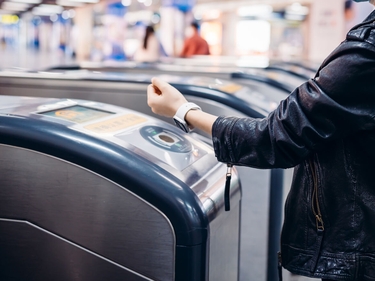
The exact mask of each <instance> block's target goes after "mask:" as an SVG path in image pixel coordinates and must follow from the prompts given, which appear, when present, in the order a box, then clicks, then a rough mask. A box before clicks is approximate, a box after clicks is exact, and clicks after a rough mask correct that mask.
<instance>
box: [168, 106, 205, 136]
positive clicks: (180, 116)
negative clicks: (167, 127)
mask: <svg viewBox="0 0 375 281" xmlns="http://www.w3.org/2000/svg"><path fill="white" fill-rule="evenodd" d="M192 109H198V110H202V109H201V108H200V107H199V106H198V105H196V104H195V103H192V102H187V103H184V104H183V105H181V106H180V108H179V109H178V110H177V112H176V114H175V115H174V116H173V120H174V122H175V123H176V126H177V127H179V128H180V129H181V130H183V131H184V132H185V133H188V132H190V130H191V129H192V128H190V127H189V125H188V124H187V123H186V121H185V115H186V113H188V111H189V110H192Z"/></svg>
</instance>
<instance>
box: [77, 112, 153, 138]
mask: <svg viewBox="0 0 375 281" xmlns="http://www.w3.org/2000/svg"><path fill="white" fill-rule="evenodd" d="M146 121H147V119H146V118H144V117H142V116H139V115H135V114H126V115H122V116H119V117H115V118H111V119H108V120H105V121H102V122H97V123H94V124H90V125H87V126H84V127H83V128H85V129H86V130H89V131H92V132H95V133H99V134H106V133H112V132H116V131H120V130H123V129H126V128H129V127H131V126H134V125H138V124H141V123H144V122H146Z"/></svg>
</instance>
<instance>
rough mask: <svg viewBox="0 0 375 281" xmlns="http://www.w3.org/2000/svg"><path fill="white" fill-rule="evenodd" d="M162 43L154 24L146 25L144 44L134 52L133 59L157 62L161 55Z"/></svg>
mask: <svg viewBox="0 0 375 281" xmlns="http://www.w3.org/2000/svg"><path fill="white" fill-rule="evenodd" d="M161 52H162V49H161V45H160V42H159V40H158V38H157V37H156V35H155V30H154V28H153V27H152V26H150V25H149V26H146V29H145V35H144V38H143V42H142V45H141V46H140V47H139V48H138V49H137V51H136V52H135V54H134V57H133V60H134V61H137V62H156V61H158V60H159V58H160V56H161Z"/></svg>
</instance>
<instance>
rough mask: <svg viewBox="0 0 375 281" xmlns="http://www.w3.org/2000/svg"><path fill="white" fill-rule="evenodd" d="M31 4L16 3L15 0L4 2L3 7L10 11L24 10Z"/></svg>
mask: <svg viewBox="0 0 375 281" xmlns="http://www.w3.org/2000/svg"><path fill="white" fill-rule="evenodd" d="M29 7H30V5H29V4H26V3H15V2H3V4H2V5H1V8H3V9H4V10H10V11H24V10H26V9H27V8H29Z"/></svg>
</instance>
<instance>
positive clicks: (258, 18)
mask: <svg viewBox="0 0 375 281" xmlns="http://www.w3.org/2000/svg"><path fill="white" fill-rule="evenodd" d="M371 10H372V5H370V4H368V3H365V4H357V3H355V2H352V1H345V0H330V1H326V0H314V1H312V0H299V1H294V0H293V1H292V0H261V1H260V0H243V1H234V0H231V1H227V0H122V1H119V0H0V58H1V59H0V67H2V68H12V67H21V68H22V67H24V68H43V67H47V66H52V65H60V64H63V63H70V62H83V61H93V62H105V61H112V62H114V63H116V62H122V61H132V60H134V59H135V54H136V52H137V50H138V49H139V48H140V46H141V45H142V44H143V41H144V37H145V28H146V27H147V26H152V27H153V29H154V31H155V36H156V38H157V40H158V42H159V43H160V49H161V51H160V56H159V57H158V60H161V61H163V60H164V61H166V62H168V60H169V59H173V58H179V57H180V56H181V52H182V49H183V46H184V41H185V40H186V38H187V37H188V35H189V30H188V28H189V26H190V24H191V23H192V22H196V23H197V24H198V25H199V33H200V35H201V36H202V37H203V38H204V39H205V40H206V41H207V43H208V45H209V51H210V55H209V56H202V55H200V56H198V57H199V59H200V60H207V59H208V60H210V63H215V61H220V63H221V64H223V63H225V62H228V63H231V64H232V63H233V62H236V63H237V64H239V65H241V66H255V67H257V66H260V67H264V66H265V65H267V63H268V62H269V61H270V60H286V61H301V60H302V61H307V62H309V63H310V64H312V65H313V66H314V67H316V65H318V64H319V63H320V62H321V61H322V60H323V59H324V58H325V57H326V56H327V54H328V53H329V52H330V51H332V50H333V49H334V48H335V47H336V46H337V45H338V44H339V43H340V42H341V41H342V40H344V38H345V33H346V32H347V31H348V29H350V28H351V27H352V26H354V25H355V24H356V23H358V22H360V21H362V20H363V19H364V18H365V17H366V16H367V15H368V14H369V12H371ZM195 57H196V56H194V57H193V58H195Z"/></svg>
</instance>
